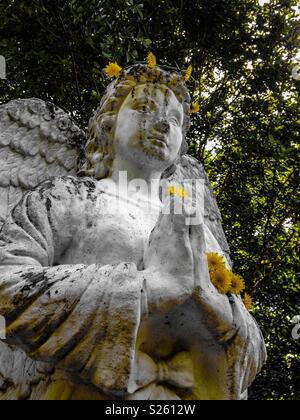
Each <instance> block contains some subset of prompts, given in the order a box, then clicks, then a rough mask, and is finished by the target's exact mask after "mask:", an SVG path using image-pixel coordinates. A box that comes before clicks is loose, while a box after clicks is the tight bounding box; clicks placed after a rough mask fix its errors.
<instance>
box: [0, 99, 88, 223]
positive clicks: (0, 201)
mask: <svg viewBox="0 0 300 420" xmlns="http://www.w3.org/2000/svg"><path fill="white" fill-rule="evenodd" d="M85 141H86V139H85V134H84V132H83V131H82V130H80V129H79V128H78V127H77V125H76V124H75V123H74V121H73V120H72V119H71V118H70V117H69V116H68V114H66V113H65V112H64V111H62V110H61V109H59V108H57V107H56V106H55V105H53V104H51V103H46V102H44V101H42V100H40V99H19V100H15V101H11V102H9V103H8V104H5V105H1V106H0V228H1V226H2V223H3V221H4V220H5V218H6V217H7V214H8V213H9V211H10V210H11V209H12V208H13V207H14V206H15V205H16V204H17V202H18V201H19V200H20V198H21V197H22V195H23V194H24V192H26V191H28V190H31V189H33V188H35V187H36V186H37V185H38V184H39V183H41V182H43V181H45V180H47V179H48V178H49V177H52V176H64V175H76V173H77V170H78V167H79V164H80V162H79V161H80V159H81V158H82V156H83V148H84V145H85Z"/></svg>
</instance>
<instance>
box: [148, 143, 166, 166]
mask: <svg viewBox="0 0 300 420" xmlns="http://www.w3.org/2000/svg"><path fill="white" fill-rule="evenodd" d="M141 152H142V154H143V155H144V157H145V158H146V159H147V160H148V161H149V160H150V161H154V162H155V161H159V162H161V163H163V162H165V163H166V164H167V163H168V162H169V160H170V156H169V150H168V148H167V147H165V146H161V145H155V144H147V145H143V148H142V149H141Z"/></svg>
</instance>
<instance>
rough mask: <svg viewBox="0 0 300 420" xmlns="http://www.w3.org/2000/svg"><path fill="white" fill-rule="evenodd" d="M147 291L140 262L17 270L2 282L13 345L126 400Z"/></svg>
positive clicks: (3, 306) (9, 338) (2, 306)
mask: <svg viewBox="0 0 300 420" xmlns="http://www.w3.org/2000/svg"><path fill="white" fill-rule="evenodd" d="M142 293H143V284H142V283H141V280H140V279H139V275H138V271H137V269H136V267H135V265H134V264H120V265H119V266H117V267H112V266H107V267H97V266H96V265H95V266H89V267H85V266H65V267H64V266H61V267H53V268H49V269H38V268H26V269H24V268H22V271H21V272H20V268H15V269H11V270H10V272H9V273H6V274H5V275H2V277H1V303H0V312H1V313H2V314H3V316H5V317H6V319H7V320H8V325H7V332H6V333H7V342H8V343H10V344H13V345H17V346H19V347H20V348H22V349H24V350H25V351H26V352H27V354H29V356H30V357H32V358H33V359H35V360H39V361H46V362H50V363H54V364H56V363H57V367H59V368H62V369H64V370H66V371H70V372H73V373H77V374H78V375H80V377H81V378H82V380H83V381H86V382H87V383H91V384H93V385H95V386H96V387H98V388H100V389H102V390H104V391H106V392H111V393H113V394H115V395H118V394H120V395H123V394H124V393H126V392H127V391H128V388H129V387H130V373H131V372H132V369H133V365H134V361H135V344H136V336H137V331H138V327H139V323H140V316H141V299H142V298H141V296H142Z"/></svg>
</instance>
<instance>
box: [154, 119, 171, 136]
mask: <svg viewBox="0 0 300 420" xmlns="http://www.w3.org/2000/svg"><path fill="white" fill-rule="evenodd" d="M154 128H155V129H156V130H157V131H159V132H160V133H162V134H168V133H169V131H170V124H169V122H168V121H167V120H165V119H160V120H159V121H158V122H157V123H156V124H155V125H154Z"/></svg>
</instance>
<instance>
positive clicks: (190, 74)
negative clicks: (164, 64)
mask: <svg viewBox="0 0 300 420" xmlns="http://www.w3.org/2000/svg"><path fill="white" fill-rule="evenodd" d="M192 73H193V66H192V65H189V66H188V68H187V71H186V72H185V75H184V80H185V81H186V82H188V81H189V80H190V78H191V76H192Z"/></svg>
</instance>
